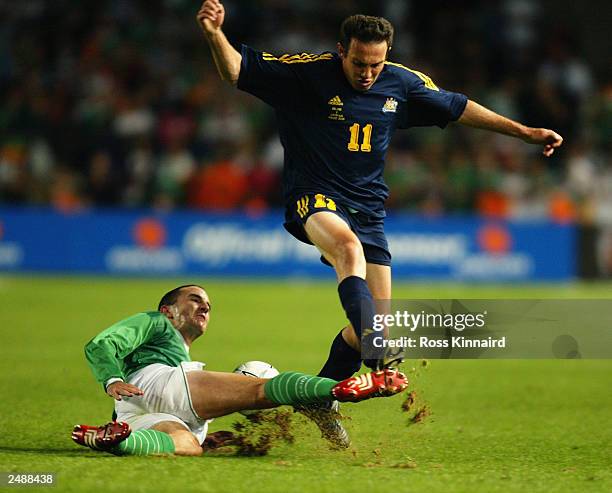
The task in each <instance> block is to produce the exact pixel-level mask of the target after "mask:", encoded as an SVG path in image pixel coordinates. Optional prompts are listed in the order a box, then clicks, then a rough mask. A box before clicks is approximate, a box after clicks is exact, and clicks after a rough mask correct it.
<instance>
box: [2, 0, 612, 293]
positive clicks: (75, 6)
mask: <svg viewBox="0 0 612 493" xmlns="http://www.w3.org/2000/svg"><path fill="white" fill-rule="evenodd" d="M590 5H591V4H590ZM591 7H592V8H589V9H581V8H579V7H578V6H576V5H572V3H571V2H563V1H562V2H548V1H535V0H534V1H529V0H507V1H501V2H480V1H460V2H442V1H437V2H435V1H434V2H427V4H423V3H422V2H410V1H387V2H367V1H348V0H347V1H342V2H333V3H332V4H330V3H329V2H321V1H309V2H278V1H274V0H269V1H262V2H240V1H228V2H226V8H227V19H228V21H227V25H226V31H227V33H228V36H229V38H230V40H232V41H233V42H234V43H240V42H245V43H249V44H251V45H253V46H255V47H257V48H261V49H266V50H268V51H271V52H274V53H281V52H292V51H314V52H320V51H324V50H329V49H332V50H333V49H334V46H335V40H336V31H337V28H338V25H339V22H340V21H341V19H342V18H344V17H345V16H346V15H347V14H349V13H352V12H358V11H364V12H369V13H372V14H381V15H385V16H387V17H388V18H389V19H391V20H392V21H393V22H394V24H395V26H396V41H395V45H394V47H393V51H392V52H391V58H392V59H393V60H395V61H400V62H402V63H404V64H406V65H408V66H411V67H414V68H417V69H419V70H421V71H424V72H425V73H428V74H429V75H431V76H432V78H433V79H434V81H436V82H437V83H438V85H440V86H441V87H445V88H448V89H452V90H456V91H461V92H464V93H466V94H467V95H468V96H469V97H471V98H473V99H475V100H476V101H479V102H482V103H483V104H485V105H487V106H489V107H491V108H492V109H494V110H496V111H498V112H500V113H502V114H504V115H507V116H509V117H512V118H515V119H518V120H520V121H523V122H525V123H527V124H530V125H534V126H544V127H548V128H553V129H555V130H557V131H558V132H560V133H561V134H562V135H563V137H564V138H565V144H564V147H563V148H562V149H560V152H557V153H555V155H554V156H553V157H552V158H551V159H545V158H544V157H543V156H542V155H541V154H540V149H539V148H537V147H535V146H528V145H525V144H522V143H520V142H517V141H515V140H512V139H509V138H506V137H500V136H497V135H493V134H490V133H486V132H481V131H474V130H471V129H464V128H460V126H453V125H451V126H450V127H449V128H448V129H446V130H444V131H441V130H439V129H414V130H410V131H408V132H398V133H397V134H396V137H395V139H394V141H393V146H392V148H391V149H390V151H389V155H388V159H387V170H386V179H387V181H388V184H389V186H390V188H391V198H390V200H389V203H388V206H389V210H390V211H391V216H392V217H391V219H390V221H389V226H388V229H389V233H390V235H391V236H392V238H391V240H392V241H391V243H392V249H393V250H394V253H395V255H396V261H395V272H396V275H398V276H399V277H405V278H411V277H412V278H414V277H421V278H435V279H455V280H470V279H477V280H492V281H497V280H514V281H530V280H567V279H573V278H575V277H576V276H583V277H596V276H607V275H608V274H609V272H610V271H612V230H611V229H610V228H609V225H610V222H611V221H612V163H611V160H610V156H611V153H610V150H611V149H610V143H611V141H612V139H611V138H610V137H611V135H612V86H611V80H610V66H609V63H608V62H609V49H606V47H609V39H608V36H607V32H606V21H605V19H606V18H609V16H606V15H601V14H605V13H606V12H607V13H610V7H609V5H608V4H607V3H606V2H600V7H601V9H598V8H596V7H597V6H596V5H595V4H593V5H591ZM194 8H195V7H194V2H190V1H185V0H167V1H154V2H142V1H133V2H127V1H119V0H117V1H102V2H76V1H68V0H64V1H59V2H47V1H43V0H30V1H28V2H25V3H22V4H19V5H13V4H12V3H10V2H6V1H5V2H1V3H0V13H1V14H2V15H1V17H2V19H3V21H2V25H1V26H2V27H1V30H0V39H2V43H1V44H0V269H3V270H7V271H15V270H16V271H19V270H27V271H38V270H42V271H54V272H107V273H108V272H110V273H114V274H145V275H146V274H151V273H154V274H166V275H168V274H175V275H176V274H179V275H182V274H185V273H187V274H188V273H199V274H220V275H252V274H254V273H258V274H260V275H266V274H267V275H326V271H325V270H324V269H322V268H321V267H319V266H318V264H317V262H316V255H315V254H314V252H310V255H309V253H308V250H305V249H303V248H300V246H299V245H297V244H296V242H294V241H293V240H292V239H291V238H289V237H288V236H286V235H285V234H284V233H283V231H282V228H281V227H280V222H281V218H280V217H279V216H278V211H279V210H280V208H281V207H282V203H281V197H280V193H279V191H280V187H279V180H280V172H281V167H282V149H281V148H280V143H279V141H278V137H277V133H276V130H275V119H274V115H273V112H272V111H271V110H270V109H269V108H267V107H265V106H264V105H263V104H262V103H260V102H259V101H257V100H256V99H255V98H253V97H251V96H249V95H246V94H243V93H241V92H239V91H236V90H234V89H233V88H231V87H228V86H227V85H224V84H223V83H222V82H221V81H220V80H219V78H218V77H217V75H216V72H215V69H214V66H213V63H212V61H211V58H210V55H209V53H208V48H207V45H206V43H205V41H204V40H203V38H202V36H201V34H200V32H199V31H198V28H197V25H196V23H195V21H194V17H193V10H194ZM33 207H34V208H33ZM184 211H189V215H184V214H183V212H184ZM228 212H231V213H233V215H232V216H231V217H228V216H225V214H227V213H228ZM220 213H221V214H220ZM211 214H212V215H211ZM79 220H80V222H79ZM258 221H263V222H258ZM177 223H178V224H184V226H180V227H177V226H176V224H177ZM83 225H89V229H87V226H83ZM190 225H191V227H190ZM83 228H85V229H83ZM51 231H53V232H55V233H54V234H52V233H51ZM85 231H87V232H85ZM215 239H216V241H215ZM223 244H225V248H224V247H223ZM101 245H104V247H101ZM249 247H250V248H249ZM551 247H553V248H551ZM220 250H223V251H224V253H225V257H224V259H223V260H219V261H218V262H217V263H215V262H213V261H209V260H210V259H211V258H218V257H219V251H220ZM262 250H263V251H268V254H267V255H264V254H262ZM311 250H312V249H311ZM49 252H65V253H67V252H69V254H65V255H59V254H58V255H50V254H49ZM551 253H552V254H553V255H552V257H551ZM96 259H97V261H96ZM547 262H548V263H550V264H551V265H550V266H547V265H546V264H547ZM257 265H264V266H267V268H258V267H257Z"/></svg>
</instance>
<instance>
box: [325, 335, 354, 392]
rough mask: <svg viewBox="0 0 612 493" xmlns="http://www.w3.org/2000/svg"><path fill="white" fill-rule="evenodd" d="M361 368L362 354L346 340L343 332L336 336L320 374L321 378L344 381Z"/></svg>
mask: <svg viewBox="0 0 612 493" xmlns="http://www.w3.org/2000/svg"><path fill="white" fill-rule="evenodd" d="M359 368H361V354H360V352H359V351H356V350H355V349H353V348H352V347H351V346H349V344H348V343H347V342H346V341H345V340H344V337H343V336H342V331H340V332H339V333H338V335H336V338H335V339H334V341H333V342H332V345H331V348H330V350H329V356H328V358H327V361H326V362H325V365H323V368H321V371H320V372H319V376H320V377H326V378H333V379H334V380H344V379H345V378H349V377H350V376H352V375H353V373H355V372H357V371H359Z"/></svg>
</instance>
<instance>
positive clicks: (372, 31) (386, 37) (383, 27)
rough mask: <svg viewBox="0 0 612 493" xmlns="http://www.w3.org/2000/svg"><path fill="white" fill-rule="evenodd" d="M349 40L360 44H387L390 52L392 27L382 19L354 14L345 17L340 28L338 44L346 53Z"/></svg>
mask: <svg viewBox="0 0 612 493" xmlns="http://www.w3.org/2000/svg"><path fill="white" fill-rule="evenodd" d="M351 39H357V40H359V41H361V42H362V43H380V42H382V41H386V42H387V47H388V49H389V50H390V49H391V45H392V44H393V26H392V25H391V23H390V22H389V21H388V20H387V19H385V18H384V17H374V16H372V15H362V14H356V15H351V16H350V17H347V18H346V19H344V21H343V22H342V25H341V26H340V43H341V44H342V46H343V47H344V49H345V50H347V51H348V49H349V45H350V44H351Z"/></svg>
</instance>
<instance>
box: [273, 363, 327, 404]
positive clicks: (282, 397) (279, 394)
mask: <svg viewBox="0 0 612 493" xmlns="http://www.w3.org/2000/svg"><path fill="white" fill-rule="evenodd" d="M337 383H338V382H337V381H336V380H332V379H331V378H324V377H313V376H311V375H305V374H304V373H298V372H296V371H286V372H283V373H281V374H280V375H278V376H276V377H274V378H272V379H271V380H269V381H268V382H266V385H265V386H264V392H265V394H266V398H267V399H268V400H270V401H272V402H274V403H276V404H279V405H280V404H311V403H313V402H326V401H332V400H333V399H334V397H333V395H332V393H331V390H332V388H333V387H334V385H336V384H337Z"/></svg>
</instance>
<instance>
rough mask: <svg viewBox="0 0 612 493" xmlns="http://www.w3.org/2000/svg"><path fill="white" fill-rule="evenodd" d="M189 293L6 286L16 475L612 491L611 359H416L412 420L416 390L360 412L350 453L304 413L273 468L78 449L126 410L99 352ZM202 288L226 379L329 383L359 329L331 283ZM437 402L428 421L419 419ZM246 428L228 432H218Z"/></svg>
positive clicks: (1, 374) (107, 484)
mask: <svg viewBox="0 0 612 493" xmlns="http://www.w3.org/2000/svg"><path fill="white" fill-rule="evenodd" d="M182 281H184V280H125V279H109V278H105V279H100V278H85V277H81V278H50V277H37V278H33V279H32V278H28V279H26V278H23V277H21V278H19V277H10V276H4V277H0V300H1V301H0V331H1V339H0V340H1V341H2V343H1V345H0V382H1V386H0V388H1V389H2V399H1V400H0V412H1V414H0V416H1V419H0V472H54V473H56V475H57V485H56V486H55V489H54V490H53V491H75V492H82V491H99V492H102V491H104V492H108V491H122V492H126V491H127V492H136V491H139V492H140V491H142V492H151V491H164V492H166V491H168V492H172V491H181V492H187V491H198V492H215V493H218V492H248V493H253V492H266V493H274V492H310V491H313V492H317V493H325V492H330V493H338V492H346V491H365V492H368V493H374V492H383V493H388V492H389V491H400V492H403V491H448V492H455V491H469V492H473V491H483V492H492V491H504V492H505V491H521V492H523V491H530V492H531V491H546V492H549V491H612V459H611V454H612V427H611V426H610V422H611V418H612V392H611V391H610V389H611V388H612V385H611V384H612V361H603V360H591V361H587V360H584V361H569V360H556V361H553V360H542V361H535V360H534V361H529V360H528V361H515V360H508V361H500V360H489V361H486V360H476V361H466V360H462V361H439V360H433V361H430V364H429V365H428V366H427V368H422V367H420V366H419V364H418V362H408V363H406V364H405V365H404V370H406V371H407V372H408V373H409V378H410V380H411V382H412V383H411V388H412V389H414V390H415V392H416V396H417V400H416V402H415V404H414V406H413V408H412V411H411V412H409V413H406V412H403V411H402V410H401V406H402V403H403V402H404V401H405V394H404V395H402V396H396V397H393V398H390V399H375V400H371V401H368V402H364V403H360V404H347V405H344V406H343V413H344V414H346V415H347V416H349V417H350V420H347V422H346V426H347V428H348V429H349V432H350V433H351V437H352V439H353V446H352V448H351V449H350V450H348V451H342V452H334V451H331V450H329V449H328V448H327V445H326V443H325V442H323V441H322V440H321V438H320V437H319V434H318V431H317V430H316V428H315V426H314V425H312V424H311V423H309V422H307V421H305V420H304V419H303V418H299V417H297V418H294V419H293V431H294V433H295V435H296V440H295V443H294V444H293V445H287V444H280V445H279V446H277V447H275V448H273V449H272V450H271V451H270V453H269V454H268V455H267V456H265V457H236V456H232V455H222V454H215V455H204V456H202V457H198V458H184V457H114V456H111V455H107V454H102V453H96V452H93V451H89V450H86V449H84V448H82V447H78V446H77V445H75V444H73V443H72V442H71V440H70V431H71V428H72V425H73V424H76V423H88V424H98V423H103V422H105V421H106V420H108V417H109V415H110V412H111V408H112V402H111V400H110V398H108V397H106V396H105V394H104V393H103V391H102V389H101V388H100V387H99V386H98V385H97V384H96V383H95V381H94V379H93V377H92V376H91V374H90V372H89V369H88V368H87V366H86V363H85V360H84V357H83V351H82V348H83V345H84V344H85V342H86V341H87V340H89V339H90V338H91V337H92V336H93V335H95V334H96V333H97V332H99V331H100V330H102V329H103V328H105V327H107V326H109V325H110V324H112V323H113V322H115V321H116V320H118V319H120V318H122V317H125V316H128V315H131V314H132V313H134V312H137V311H141V310H144V309H154V307H155V306H156V304H157V301H158V298H159V297H160V295H161V294H162V293H163V292H164V291H166V290H167V289H169V288H171V287H174V285H175V284H177V283H179V282H180V283H182ZM189 281H190V282H191V281H194V280H193V279H189ZM195 281H198V280H197V279H195ZM202 282H203V283H204V285H205V287H206V288H207V290H208V292H209V294H210V296H211V299H212V303H213V313H212V321H211V324H210V326H209V332H208V333H207V334H206V335H205V336H204V337H202V338H201V339H200V340H198V341H197V342H196V343H195V344H194V346H193V348H192V358H193V359H196V360H201V361H205V362H207V364H208V368H209V369H211V370H222V371H227V370H232V369H233V368H234V367H235V366H236V365H237V364H238V363H241V362H243V361H247V360H252V359H260V360H264V361H270V362H271V363H273V364H274V365H275V366H276V367H278V368H279V369H281V370H288V369H291V370H298V371H305V372H310V373H313V372H316V371H317V370H318V368H319V366H320V365H321V363H322V362H323V360H324V358H325V357H326V355H327V351H328V345H329V342H330V341H331V339H332V337H333V336H334V334H335V333H336V332H337V331H338V330H339V328H340V327H341V326H342V325H343V323H344V317H343V314H342V313H341V309H340V305H339V303H338V301H337V296H336V291H335V285H334V284H333V283H331V282H330V283H322V282H313V283H290V282H276V281H274V282H241V281H231V282H230V281H202ZM609 293H610V286H609V285H607V284H599V285H584V286H569V287H547V286H536V287H533V286H532V287H524V286H520V287H505V288H499V287H491V286H477V287H465V286H459V285H457V286H453V285H433V286H431V285H430V286H425V285H399V284H397V285H396V286H395V293H394V295H395V297H396V298H410V297H413V298H451V297H453V298H470V297H472V298H498V297H501V298H503V297H514V298H543V297H547V298H551V297H552V298H606V297H609ZM413 367H414V371H413ZM424 406H426V409H427V410H426V411H425V412H424V413H423V414H424V419H423V420H422V421H421V422H419V423H412V421H411V419H410V418H411V417H413V416H414V413H415V412H416V411H417V410H419V409H422V408H423V407H424ZM428 413H429V414H428ZM427 414H428V415H427ZM241 419H243V418H241V417H239V416H238V415H233V416H228V417H226V418H222V419H219V420H216V421H215V422H214V423H213V424H212V426H211V430H212V431H214V430H219V429H228V428H230V427H231V425H232V423H234V422H235V421H239V420H241Z"/></svg>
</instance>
